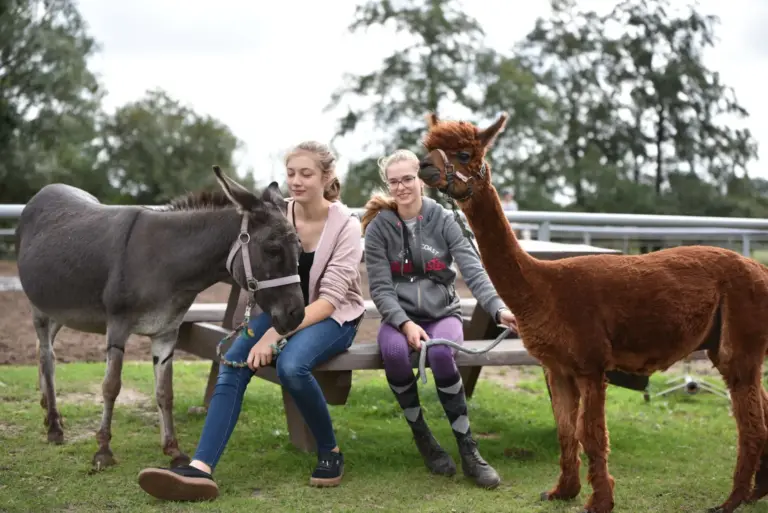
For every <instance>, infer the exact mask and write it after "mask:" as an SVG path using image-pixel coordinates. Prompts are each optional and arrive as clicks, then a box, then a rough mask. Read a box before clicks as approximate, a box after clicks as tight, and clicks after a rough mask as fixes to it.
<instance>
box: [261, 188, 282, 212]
mask: <svg viewBox="0 0 768 513" xmlns="http://www.w3.org/2000/svg"><path fill="white" fill-rule="evenodd" d="M261 199H263V200H264V201H267V202H269V203H272V204H273V205H275V206H276V207H277V208H279V209H280V211H281V212H282V213H283V214H285V213H286V212H288V205H287V204H286V203H285V197H283V193H282V192H280V186H279V185H277V182H272V183H271V184H269V185H268V186H267V188H266V189H264V192H262V193H261Z"/></svg>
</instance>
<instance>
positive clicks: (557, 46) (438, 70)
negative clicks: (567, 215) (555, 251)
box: [332, 0, 768, 216]
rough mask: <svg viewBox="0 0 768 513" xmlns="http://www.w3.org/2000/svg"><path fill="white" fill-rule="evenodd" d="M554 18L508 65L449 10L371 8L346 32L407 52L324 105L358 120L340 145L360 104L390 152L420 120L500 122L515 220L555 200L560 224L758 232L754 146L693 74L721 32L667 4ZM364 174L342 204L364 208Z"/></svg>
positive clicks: (495, 159) (499, 170) (555, 8)
mask: <svg viewBox="0 0 768 513" xmlns="http://www.w3.org/2000/svg"><path fill="white" fill-rule="evenodd" d="M551 5H552V11H551V14H550V15H549V16H547V17H544V18H540V19H538V20H536V23H535V24H534V27H533V28H532V30H531V31H530V32H529V33H528V34H527V35H526V37H525V38H523V40H521V41H520V42H519V43H518V44H517V45H515V47H514V48H512V49H511V50H512V51H511V52H509V53H505V52H501V51H497V50H495V49H489V48H487V46H486V45H485V44H484V42H483V32H482V29H481V28H480V27H479V26H478V24H477V22H476V21H474V20H472V19H471V18H470V17H469V16H468V15H466V14H465V13H463V12H462V11H461V7H460V4H459V3H458V2H455V1H451V0H443V1H441V0H432V1H422V0H410V1H406V2H399V3H397V7H395V6H394V5H393V3H391V2H389V1H388V0H378V1H377V0H369V1H368V2H367V3H366V4H365V5H364V6H361V7H360V8H358V11H357V16H356V19H355V22H354V23H353V24H352V26H351V29H352V30H356V29H357V28H359V27H361V26H363V27H371V26H377V25H378V26H384V27H393V28H395V29H397V30H404V31H406V34H412V35H413V37H412V40H413V42H412V43H411V44H410V45H409V46H407V47H406V49H405V50H401V51H398V52H395V53H394V54H393V55H392V56H390V57H388V58H387V59H385V62H384V63H383V65H382V67H381V68H380V69H378V70H377V71H374V72H371V73H369V74H367V75H363V76H359V77H347V78H346V85H345V86H344V87H343V88H342V89H341V90H340V91H339V92H337V93H336V94H335V95H334V97H333V99H332V105H334V106H338V105H339V104H340V103H341V99H349V98H353V99H354V100H355V101H356V103H355V105H358V108H357V109H352V108H351V107H350V108H348V111H347V114H346V115H345V116H342V117H341V118H340V120H339V129H338V132H339V135H344V134H347V133H350V132H352V131H355V130H356V129H363V128H361V127H362V124H361V123H362V121H363V119H364V111H365V107H364V105H366V103H365V102H366V101H367V102H368V103H369V104H370V105H371V107H370V109H369V111H370V112H371V113H372V114H373V118H374V124H375V126H377V127H378V128H382V129H384V130H386V136H385V139H384V140H383V141H380V144H381V146H382V147H384V148H386V149H387V150H389V149H391V148H393V147H397V146H398V145H411V146H408V147H411V148H414V147H416V146H417V141H418V138H419V136H420V134H422V133H423V132H424V130H425V129H426V123H425V122H424V121H423V118H424V115H425V114H426V113H427V112H428V111H439V112H438V113H439V114H440V112H442V111H445V110H446V109H448V108H449V107H450V106H451V105H453V106H454V107H459V106H460V107H463V108H466V109H468V110H470V111H472V114H470V115H466V116H462V117H464V118H465V119H470V120H472V121H474V122H476V123H487V122H488V121H489V120H491V119H493V118H494V117H495V116H496V115H498V113H499V112H500V111H507V112H509V114H510V118H509V121H508V124H507V128H506V130H505V131H504V132H503V133H502V134H501V136H500V137H499V138H498V140H497V143H496V146H495V147H494V148H493V149H492V150H491V154H490V156H489V160H490V162H491V163H492V164H493V177H494V184H495V185H496V186H497V187H509V186H511V187H513V188H514V189H515V191H516V194H515V196H516V199H517V201H518V203H519V205H520V208H521V209H535V210H538V209H554V208H559V207H558V205H557V204H556V203H555V199H556V198H557V197H565V198H566V202H565V205H564V207H563V208H566V209H569V210H586V211H596V212H600V211H611V212H632V213H662V212H663V213H674V214H688V215H713V214H712V212H718V214H717V215H723V216H729V215H731V216H733V215H749V216H768V209H766V201H767V200H768V197H766V195H765V192H766V191H765V188H764V187H763V185H762V183H761V181H759V180H755V179H751V178H749V177H748V176H747V174H746V166H747V165H748V164H749V163H750V162H752V161H754V160H755V159H756V158H757V156H758V153H757V144H756V142H755V141H754V139H753V137H752V134H751V133H750V132H749V130H746V129H737V128H733V127H732V126H730V125H729V123H730V121H729V120H728V119H725V117H729V118H731V119H745V118H747V117H748V112H747V111H746V109H745V108H744V107H743V106H741V105H740V104H739V102H738V101H737V99H736V95H735V93H734V91H733V89H732V88H730V87H728V86H727V85H726V84H724V83H723V82H722V79H721V78H720V76H719V74H718V73H717V72H715V71H712V70H710V69H709V68H707V66H706V65H705V64H704V62H703V59H702V56H703V53H704V52H705V51H706V50H707V49H708V48H710V47H712V46H713V45H714V41H715V27H716V25H717V23H718V19H717V18H716V17H714V16H711V15H708V14H703V13H701V12H699V11H698V10H697V9H696V8H694V7H685V6H683V5H678V4H674V5H673V3H672V2H670V1H669V0H648V1H639V0H624V1H623V2H621V3H619V4H618V5H616V6H615V7H614V8H613V9H612V10H611V11H610V12H608V13H607V14H598V13H596V12H595V11H590V10H584V9H581V8H580V7H579V3H578V2H577V1H575V0H553V1H552V2H551ZM446 13H450V17H449V16H448V15H447V14H446ZM449 20H452V21H449ZM469 41H471V44H470V43H466V44H465V42H469ZM448 55H450V56H451V59H450V60H449V59H441V58H439V57H440V56H448ZM435 56H438V57H435ZM403 119H405V120H407V123H404V122H402V121H401V120H403ZM404 127H406V128H404ZM364 129H367V127H365V128H364ZM417 149H418V148H417ZM369 168H370V167H369V166H368V165H366V164H364V163H361V164H360V167H359V168H358V167H355V168H354V169H355V170H356V172H358V170H364V172H362V173H361V174H360V175H359V176H357V177H355V179H354V180H351V179H349V180H350V181H349V183H348V188H351V187H355V188H357V189H358V190H356V191H349V192H348V193H347V194H348V197H349V198H357V197H363V198H366V197H367V196H368V192H369V190H370V188H371V185H370V184H371V183H372V182H373V180H374V174H373V173H372V172H369V171H368V170H369Z"/></svg>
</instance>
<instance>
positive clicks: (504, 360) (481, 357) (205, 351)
mask: <svg viewBox="0 0 768 513" xmlns="http://www.w3.org/2000/svg"><path fill="white" fill-rule="evenodd" d="M182 329H183V330H184V335H185V336H184V337H180V340H179V344H178V346H177V347H178V348H179V349H182V350H184V351H187V352H189V353H192V354H195V355H196V356H199V357H201V358H205V359H210V360H212V359H215V358H216V344H217V343H218V341H219V340H221V338H222V337H223V336H224V335H226V333H227V330H225V329H224V328H222V327H221V326H217V325H215V324H210V323H202V322H201V323H194V324H192V323H190V324H186V325H184V326H182ZM190 340H196V341H198V343H197V344H192V345H190V344H189V341H190ZM490 343H491V341H490V340H468V341H466V342H464V347H467V348H469V349H475V350H477V349H480V348H483V347H486V346H488V344H490ZM193 348H198V349H202V350H198V351H197V352H194V351H192V350H190V349H193ZM691 356H692V359H695V360H704V359H706V358H707V356H706V353H705V352H704V351H695V352H694V353H692V354H691ZM418 363H419V355H418V353H415V352H413V353H412V354H411V365H412V366H413V368H416V367H418ZM456 364H457V365H458V366H460V367H471V366H477V365H481V366H486V365H491V366H501V365H539V362H538V360H536V359H535V358H533V357H532V356H531V355H530V354H528V351H527V350H526V349H525V347H524V346H523V342H522V340H520V339H519V338H508V339H506V340H502V341H501V342H500V343H499V345H497V346H496V347H495V348H493V350H491V351H489V352H487V353H483V354H468V353H462V352H459V353H458V354H457V355H456ZM427 365H429V362H427ZM383 368H384V366H383V364H382V361H381V355H380V353H379V346H378V345H377V344H376V343H355V344H352V346H351V347H350V348H349V349H348V350H347V351H345V352H344V353H341V354H340V355H338V356H335V357H333V358H332V359H331V360H329V361H327V362H325V363H322V364H320V365H318V366H317V367H316V370H317V371H347V370H370V369H383Z"/></svg>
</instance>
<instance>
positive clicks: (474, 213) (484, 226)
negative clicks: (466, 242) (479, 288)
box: [461, 186, 539, 314]
mask: <svg viewBox="0 0 768 513" xmlns="http://www.w3.org/2000/svg"><path fill="white" fill-rule="evenodd" d="M461 209H462V211H463V212H464V214H465V215H466V216H467V221H468V222H469V225H470V227H471V228H472V232H474V235H475V238H476V239H477V245H478V248H479V249H480V255H481V257H482V261H483V266H484V267H485V269H486V272H487V273H488V277H489V278H490V279H491V282H492V283H493V286H494V287H495V288H496V291H497V292H498V293H499V296H500V297H501V299H502V300H503V301H504V303H506V305H507V306H509V308H510V309H511V310H512V311H513V312H514V313H516V314H519V313H521V312H522V311H524V310H527V309H529V308H531V307H533V299H534V294H535V289H534V287H535V283H536V281H537V279H536V278H537V275H538V274H539V264H538V262H537V261H536V260H535V259H534V258H532V257H531V256H530V255H529V254H528V253H526V251H525V250H524V249H523V248H522V247H520V243H519V242H518V240H517V237H515V234H514V232H513V231H512V227H511V226H510V224H509V221H507V218H506V216H505V215H504V210H503V208H502V206H501V202H500V201H499V198H498V195H497V194H496V191H495V190H494V189H493V188H492V187H490V186H489V187H486V188H484V189H483V190H480V191H476V192H475V194H474V195H473V196H472V198H471V199H469V200H468V201H466V202H464V204H463V205H462V207H461Z"/></svg>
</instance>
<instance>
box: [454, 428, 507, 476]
mask: <svg viewBox="0 0 768 513" xmlns="http://www.w3.org/2000/svg"><path fill="white" fill-rule="evenodd" d="M457 441H458V444H459V454H460V455H461V469H462V470H463V471H464V475H465V476H467V477H471V478H472V479H474V480H475V484H477V486H481V487H483V488H496V487H497V486H499V483H501V478H500V477H499V474H498V473H497V472H496V470H495V469H494V468H493V467H492V466H490V465H489V464H488V462H487V461H485V460H484V459H483V457H482V456H480V451H478V450H477V442H475V441H474V440H473V439H472V436H471V435H468V436H465V437H462V438H459V439H458V440H457Z"/></svg>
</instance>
